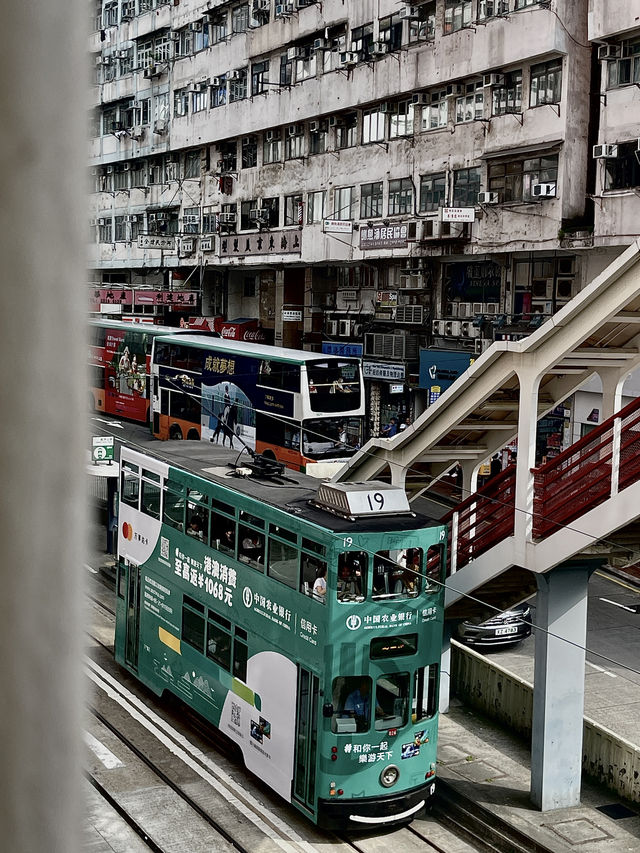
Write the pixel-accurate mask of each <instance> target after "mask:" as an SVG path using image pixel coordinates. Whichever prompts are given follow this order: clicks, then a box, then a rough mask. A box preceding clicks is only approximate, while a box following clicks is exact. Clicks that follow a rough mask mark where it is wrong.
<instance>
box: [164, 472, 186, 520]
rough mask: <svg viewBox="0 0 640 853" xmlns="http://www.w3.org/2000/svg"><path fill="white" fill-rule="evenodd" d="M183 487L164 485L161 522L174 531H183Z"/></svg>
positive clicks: (173, 484)
mask: <svg viewBox="0 0 640 853" xmlns="http://www.w3.org/2000/svg"><path fill="white" fill-rule="evenodd" d="M184 498H185V489H184V486H180V485H178V484H175V483H172V484H171V485H165V488H164V501H163V512H162V520H163V522H164V523H165V524H168V525H169V526H170V527H173V528H174V530H180V531H182V530H184Z"/></svg>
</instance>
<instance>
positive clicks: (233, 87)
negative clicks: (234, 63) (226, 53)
mask: <svg viewBox="0 0 640 853" xmlns="http://www.w3.org/2000/svg"><path fill="white" fill-rule="evenodd" d="M234 73H235V74H237V77H236V78H235V79H232V78H229V103H230V104H232V103H233V102H234V101H242V100H243V99H244V98H246V97H247V69H246V68H241V69H240V70H239V71H237V72H234Z"/></svg>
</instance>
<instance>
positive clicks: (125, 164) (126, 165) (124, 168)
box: [122, 163, 131, 172]
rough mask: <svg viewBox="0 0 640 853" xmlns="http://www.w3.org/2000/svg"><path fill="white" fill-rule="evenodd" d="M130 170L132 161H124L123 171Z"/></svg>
mask: <svg viewBox="0 0 640 853" xmlns="http://www.w3.org/2000/svg"><path fill="white" fill-rule="evenodd" d="M130 170H131V163H123V164H122V171H123V172H129V171H130Z"/></svg>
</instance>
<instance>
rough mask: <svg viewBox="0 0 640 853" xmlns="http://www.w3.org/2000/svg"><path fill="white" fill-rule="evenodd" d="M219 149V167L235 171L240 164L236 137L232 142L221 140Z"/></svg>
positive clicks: (226, 170) (225, 170)
mask: <svg viewBox="0 0 640 853" xmlns="http://www.w3.org/2000/svg"><path fill="white" fill-rule="evenodd" d="M218 149H219V151H220V158H221V159H220V161H219V162H218V168H220V169H221V170H222V171H223V172H235V171H236V168H237V165H238V146H237V144H236V141H235V139H234V140H232V141H231V142H220V143H219V145H218Z"/></svg>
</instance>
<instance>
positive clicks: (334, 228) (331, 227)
mask: <svg viewBox="0 0 640 853" xmlns="http://www.w3.org/2000/svg"><path fill="white" fill-rule="evenodd" d="M322 230H323V231H324V233H325V234H351V232H352V231H353V222H351V220H350V219H325V220H324V221H323V225H322Z"/></svg>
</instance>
